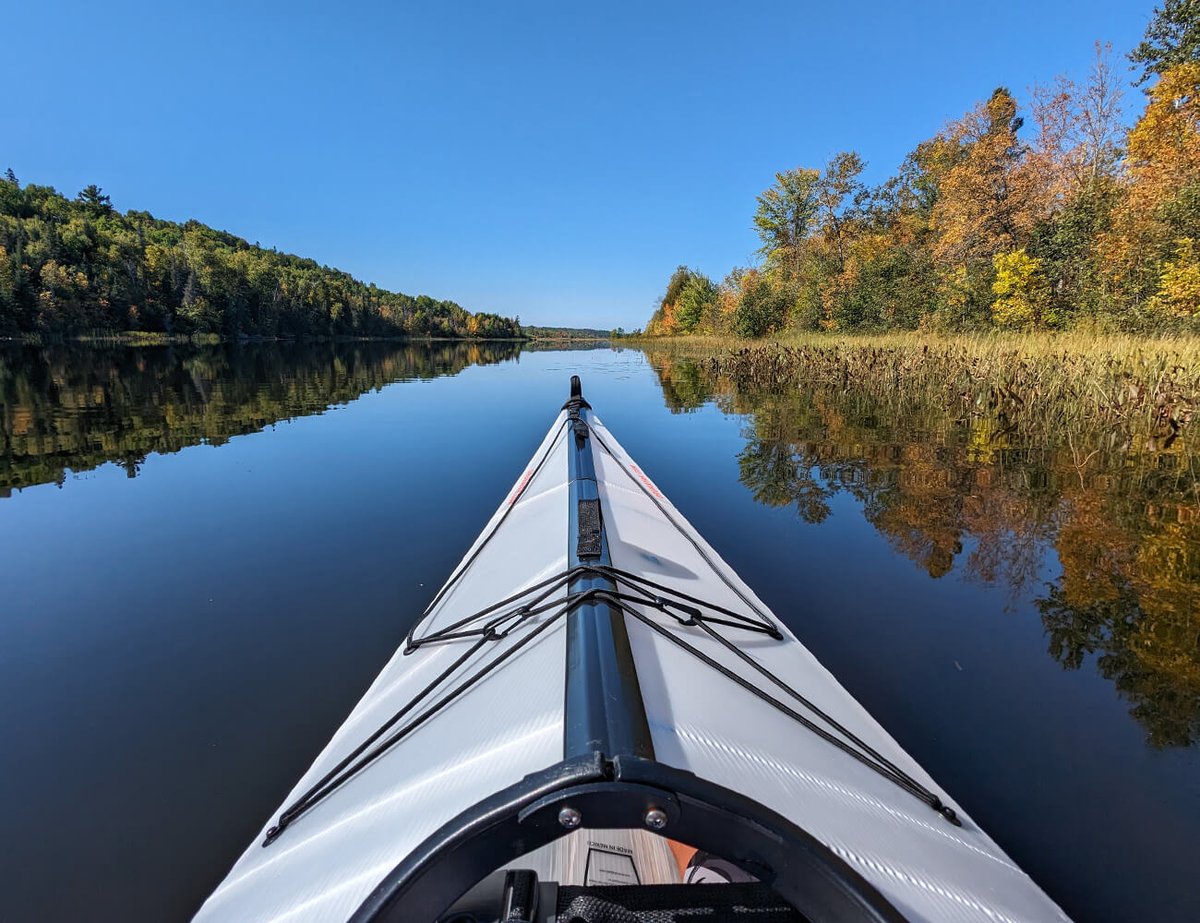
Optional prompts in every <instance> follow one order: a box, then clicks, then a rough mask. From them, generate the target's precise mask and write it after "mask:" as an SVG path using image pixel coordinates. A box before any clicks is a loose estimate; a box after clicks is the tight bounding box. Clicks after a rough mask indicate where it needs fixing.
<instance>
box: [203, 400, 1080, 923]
mask: <svg viewBox="0 0 1200 923" xmlns="http://www.w3.org/2000/svg"><path fill="white" fill-rule="evenodd" d="M597 517H598V519H597ZM596 523H598V525H596ZM597 530H598V534H597ZM504 600H511V602H508V603H506V604H505V605H499V604H498V601H504ZM689 600H690V601H689ZM522 607H524V609H522ZM481 612H482V613H483V614H482V615H480V613H481ZM789 622H790V623H791V624H796V625H802V624H803V618H802V614H801V613H795V614H793V615H792V616H791V618H790V619H789ZM472 632H474V633H472ZM398 714H399V715H400V716H401V717H400V718H396V716H397V715H398ZM389 721H395V722H396V723H395V724H394V725H391V726H389V731H388V733H389V734H393V735H394V734H396V733H399V732H403V733H402V734H401V736H399V737H397V738H396V739H395V741H394V742H393V743H392V744H390V745H389V746H387V747H385V748H382V749H380V750H379V752H377V753H375V755H374V756H373V757H372V758H371V759H370V760H369V761H368V762H367V763H365V764H363V765H362V766H360V767H358V768H357V769H355V770H354V771H353V772H350V773H349V774H346V775H345V778H341V779H337V781H336V784H335V785H333V786H332V787H331V788H329V790H328V791H322V789H321V785H322V784H325V785H327V786H328V785H329V783H328V781H327V780H328V779H329V777H330V775H331V773H332V774H333V775H334V776H335V779H336V777H337V776H336V774H337V770H338V767H339V765H341V764H343V763H345V762H346V761H347V760H351V762H353V761H352V757H353V756H354V754H355V753H356V751H357V750H358V749H359V748H361V747H362V746H363V745H364V743H363V742H364V741H366V740H369V739H370V738H371V735H372V734H373V733H376V732H377V729H379V728H380V727H381V726H388V722H389ZM387 739H388V738H387V736H386V735H385V737H383V738H381V740H384V741H386V740H387ZM376 746H378V745H376ZM343 772H344V771H343ZM323 780H326V781H325V782H323ZM314 788H315V790H317V791H318V792H319V793H320V794H319V797H317V798H316V799H315V800H311V801H305V799H306V797H310V796H311V793H312V792H313V791H314ZM297 806H299V807H300V808H301V810H299V811H298V812H295V809H296V807H297ZM289 809H291V810H292V811H293V812H295V816H294V818H293V819H291V820H289V821H288V822H287V823H286V824H282V823H281V821H283V820H287V819H288V818H289V816H290V815H289V813H288V812H289ZM564 811H568V812H573V813H568V814H565V815H564V814H563V812H564ZM652 811H653V812H659V813H656V814H653V815H652V814H651V813H650V812H652ZM660 814H661V820H662V826H661V827H654V825H653V823H652V821H654V822H655V823H657V821H658V820H659V819H660ZM560 815H561V816H560ZM572 816H574V817H577V818H579V820H578V821H577V823H578V825H579V826H580V827H583V828H587V829H599V828H630V829H642V830H645V829H647V828H648V827H651V828H653V829H655V832H657V833H661V834H662V835H663V836H670V837H671V838H673V839H675V840H677V841H681V842H684V843H687V844H690V845H691V846H695V847H699V848H701V849H704V850H708V851H710V852H713V853H716V854H718V855H722V856H724V857H725V858H727V859H729V860H730V861H732V862H735V863H736V864H739V865H740V866H742V867H743V868H746V869H747V870H752V874H754V876H755V877H756V878H759V879H761V880H763V881H765V882H767V883H770V884H771V885H772V886H773V887H774V889H775V890H776V892H777V893H778V894H779V895H780V896H781V897H783V898H785V899H787V900H788V901H789V903H791V904H792V905H793V906H794V907H796V908H797V909H798V910H800V911H801V912H802V913H804V914H806V915H807V916H808V917H809V918H810V919H838V920H903V919H907V920H930V921H963V923H969V921H980V923H983V921H989V923H995V921H1006V920H1038V921H1040V920H1065V919H1066V917H1065V915H1064V914H1063V913H1062V911H1061V910H1060V909H1059V908H1058V907H1057V906H1055V904H1054V903H1053V902H1052V901H1051V900H1050V899H1049V898H1048V897H1047V896H1046V895H1045V894H1044V893H1043V892H1042V891H1041V889H1040V888H1038V887H1037V885H1036V884H1035V883H1034V882H1033V881H1032V880H1031V879H1030V878H1029V877H1028V876H1027V875H1026V874H1025V873H1024V872H1023V871H1022V870H1021V869H1020V868H1019V867H1018V866H1017V865H1016V864H1015V863H1014V862H1012V860H1011V859H1009V858H1008V856H1006V855H1005V854H1004V852H1003V851H1002V850H1001V849H1000V847H999V846H998V845H997V844H996V843H994V842H993V841H992V840H991V839H990V838H989V837H988V836H987V834H986V833H984V832H983V831H982V830H980V829H979V827H978V826H977V825H976V824H975V823H974V822H973V821H972V820H971V818H970V817H969V815H968V814H967V813H966V812H965V811H963V809H962V808H961V806H959V805H958V804H956V803H954V802H953V801H952V800H951V799H950V798H949V797H948V796H947V795H946V794H945V793H944V792H943V791H941V790H940V789H939V788H938V786H937V785H936V783H935V781H934V780H933V779H932V778H931V777H930V776H929V775H928V774H927V773H926V772H925V771H924V770H923V769H922V768H921V767H920V766H919V765H918V764H917V763H916V761H915V760H913V759H912V758H911V756H909V754H907V753H906V752H905V751H904V749H903V748H902V747H901V746H900V745H899V744H898V743H897V742H896V741H895V740H894V739H893V738H892V737H891V736H890V735H889V734H888V733H887V732H886V731H885V730H884V729H883V728H882V727H881V726H880V725H879V724H878V722H876V721H875V720H874V718H872V716H871V715H870V714H869V713H868V712H867V711H866V710H865V709H864V708H863V707H862V706H861V705H860V704H859V703H858V702H857V701H856V700H855V699H854V698H853V697H852V696H851V695H850V694H849V693H848V692H846V690H845V689H844V688H843V687H842V686H841V685H840V684H839V683H838V682H837V680H836V679H835V678H834V677H833V676H832V675H831V674H830V673H829V672H828V671H827V670H826V669H825V668H824V667H823V666H822V665H821V664H820V663H819V662H818V661H817V660H816V658H815V657H813V655H812V654H811V653H810V652H809V651H808V650H807V649H806V648H805V647H804V646H803V644H802V643H801V642H800V641H799V640H798V639H797V638H796V636H795V635H794V634H793V633H792V632H791V631H790V630H789V629H788V627H787V626H786V625H785V624H784V623H783V622H781V621H780V620H779V619H778V618H776V616H775V614H774V613H772V612H771V611H770V610H769V609H768V608H767V607H766V605H765V604H763V602H762V601H761V600H760V599H758V597H757V596H756V595H755V594H754V592H753V591H752V590H751V589H750V588H749V587H748V586H746V585H745V583H744V582H743V581H742V580H741V579H740V578H739V577H738V576H737V574H736V573H735V572H733V570H732V569H731V568H730V567H729V566H728V565H727V564H726V563H725V562H724V561H723V560H722V559H721V558H720V556H719V555H718V554H717V552H716V551H715V549H714V548H713V547H712V546H711V545H709V544H708V542H707V541H706V540H705V539H704V538H703V537H702V536H701V535H700V534H699V533H698V532H697V531H696V530H695V529H694V528H693V527H692V526H691V525H690V524H689V523H688V522H687V520H686V519H685V518H684V517H683V516H682V515H681V514H680V513H679V511H678V510H676V509H675V508H674V506H673V505H672V504H671V503H670V501H669V500H668V499H667V498H666V496H665V495H664V494H663V492H662V491H661V490H660V489H659V488H658V487H657V486H656V485H655V484H654V483H653V481H651V480H650V478H649V477H648V476H647V475H646V474H645V472H644V471H643V470H642V469H641V468H640V467H639V466H638V465H637V463H636V462H635V461H634V460H633V458H632V457H630V456H629V454H628V453H627V452H626V451H625V450H624V449H623V448H622V447H621V445H620V444H619V443H618V442H617V440H616V439H615V438H614V437H613V435H612V434H611V433H610V432H609V430H608V429H607V427H605V426H604V424H603V423H602V422H601V421H600V420H599V419H598V418H597V417H596V416H595V414H593V413H592V412H591V408H590V407H588V406H587V403H586V401H583V399H582V396H581V395H573V396H572V400H571V401H569V402H568V404H567V406H566V407H564V409H563V410H562V411H561V412H560V413H559V415H558V417H557V418H556V420H555V421H554V424H553V425H552V426H551V428H550V430H549V432H548V433H547V435H546V437H545V439H544V440H543V441H542V443H541V445H540V446H539V448H538V450H537V451H536V452H535V453H534V455H533V457H532V459H531V461H530V463H529V465H528V466H527V467H526V469H525V470H524V471H523V472H522V474H521V476H520V477H519V478H518V479H517V481H516V483H515V485H514V487H513V488H512V490H511V491H510V492H509V494H508V496H507V497H506V498H505V500H504V501H503V503H502V504H501V505H500V507H499V509H498V510H497V511H496V513H495V514H494V515H493V517H492V518H491V520H490V521H489V522H488V524H487V525H486V526H485V528H484V530H483V532H482V533H481V535H480V537H479V539H477V540H476V542H475V543H474V544H473V545H472V547H471V548H470V549H469V550H468V552H467V554H466V555H465V556H464V558H463V560H462V562H461V563H460V565H459V566H458V567H457V568H456V569H455V571H454V573H453V574H452V575H451V578H450V579H449V580H448V581H447V583H446V585H445V586H444V587H443V588H442V589H441V590H440V591H439V593H438V594H437V596H436V597H435V598H434V601H433V603H432V604H431V605H430V607H429V609H428V611H427V612H426V614H425V615H424V616H423V617H422V619H421V620H420V621H419V622H418V623H417V625H416V626H415V627H414V629H413V630H412V632H411V633H410V635H409V638H408V640H407V642H406V644H405V646H404V647H402V648H401V650H399V651H397V653H396V654H395V656H394V657H393V658H392V660H391V661H390V662H389V663H388V665H387V666H386V667H385V668H384V670H383V671H382V672H381V673H380V675H379V677H378V678H377V679H376V681H375V682H374V684H372V686H371V688H370V689H369V690H368V691H367V693H366V694H365V695H364V696H363V698H362V700H361V701H360V702H359V704H358V705H357V706H356V707H355V709H354V710H353V712H352V713H351V715H350V716H349V718H348V719H347V721H346V723H345V724H344V725H343V726H342V728H340V729H339V731H338V732H337V733H336V734H335V735H334V738H333V739H332V740H331V741H330V743H329V745H328V746H327V747H326V748H325V750H324V751H323V752H322V753H321V754H320V756H318V758H317V760H316V761H315V762H314V764H313V766H312V768H311V769H310V770H309V771H308V772H307V773H306V774H305V775H304V777H303V778H302V779H301V780H300V781H299V782H298V783H297V785H296V787H295V788H294V789H293V791H292V792H291V794H290V795H289V797H288V799H287V801H286V802H285V805H284V808H283V809H281V811H277V812H276V813H275V814H274V815H272V819H271V820H270V821H268V822H267V823H266V824H265V825H264V828H263V834H262V837H260V841H262V840H266V841H267V842H268V843H269V845H266V846H263V845H260V844H259V843H256V844H254V845H252V846H251V847H250V848H249V849H248V850H247V851H246V853H245V854H244V855H243V856H242V857H241V858H240V859H239V860H238V862H237V863H236V864H235V866H234V867H233V869H232V870H231V872H230V873H229V875H228V877H227V878H226V879H225V881H224V882H223V883H222V884H221V885H220V886H219V887H218V889H217V890H216V891H215V892H214V894H213V895H212V896H211V897H210V898H209V900H208V901H207V902H206V903H205V905H204V906H203V907H202V908H201V910H200V913H199V914H198V916H197V919H200V920H206V921H208V920H238V921H255V920H262V921H267V920H271V921H280V920H345V919H350V918H353V919H355V920H361V921H366V920H379V919H433V918H436V916H437V915H438V914H439V913H441V912H442V911H443V910H445V909H446V907H447V906H448V905H449V904H450V903H452V902H453V901H454V900H455V899H456V898H457V897H458V896H459V895H461V894H462V893H463V892H464V891H465V890H466V889H467V888H469V887H471V885H472V884H474V882H476V881H478V880H480V879H481V878H483V877H485V876H486V875H488V874H489V873H490V872H492V871H494V870H496V869H498V868H501V867H504V866H507V865H510V864H512V863H513V862H514V861H515V860H518V859H519V858H520V857H521V856H523V855H525V854H528V853H530V852H531V851H533V850H536V849H539V848H543V849H545V848H551V847H552V844H555V843H556V842H558V841H561V840H562V839H563V838H565V837H569V836H570V835H571V833H572V826H571V825H564V821H563V817H567V818H568V819H570V818H571V817H572ZM648 818H649V819H648ZM281 828H283V829H281ZM564 883H565V882H564ZM581 883H582V882H581Z"/></svg>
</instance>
